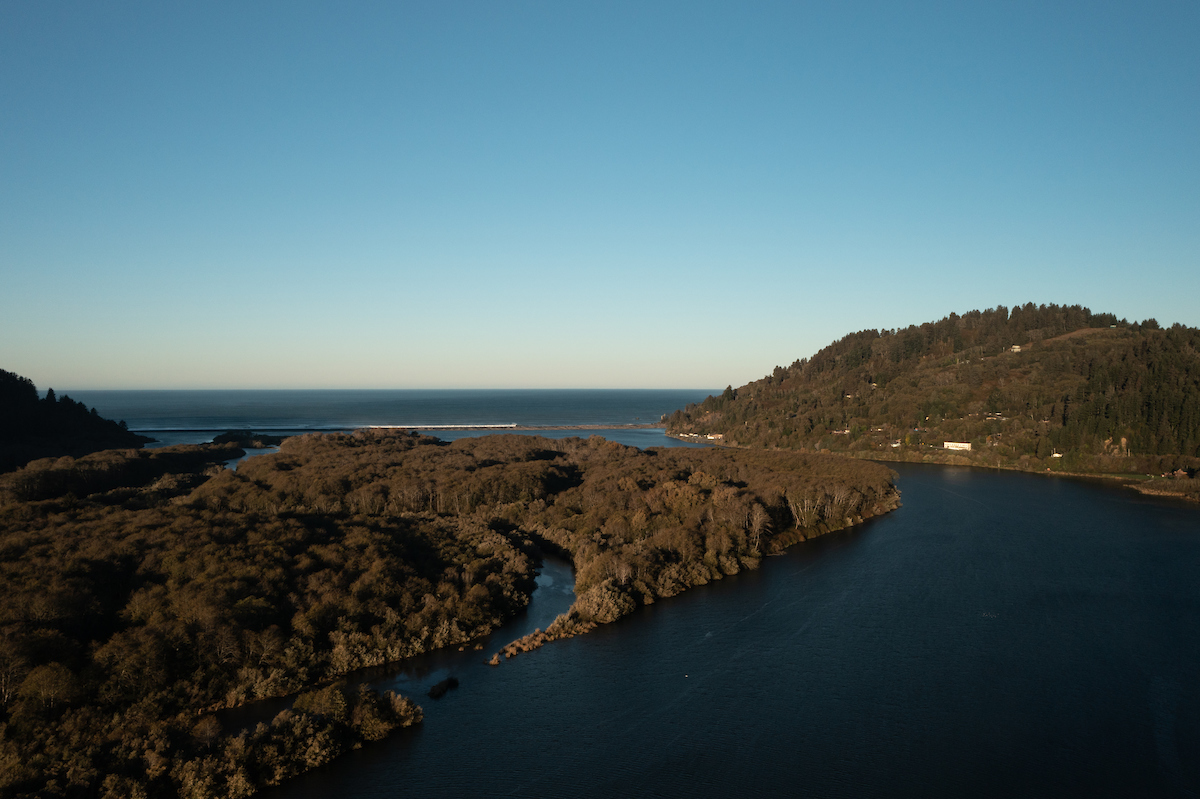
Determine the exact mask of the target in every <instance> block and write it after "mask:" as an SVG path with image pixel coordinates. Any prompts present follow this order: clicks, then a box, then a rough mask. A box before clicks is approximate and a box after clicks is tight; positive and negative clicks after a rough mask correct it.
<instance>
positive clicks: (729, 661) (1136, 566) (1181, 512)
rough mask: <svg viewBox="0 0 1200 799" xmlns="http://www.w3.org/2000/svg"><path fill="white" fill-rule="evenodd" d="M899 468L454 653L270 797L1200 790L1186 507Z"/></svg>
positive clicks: (1196, 595) (1198, 526) (1064, 485)
mask: <svg viewBox="0 0 1200 799" xmlns="http://www.w3.org/2000/svg"><path fill="white" fill-rule="evenodd" d="M897 470H898V471H899V472H900V474H901V477H900V481H899V485H900V488H901V490H902V491H903V499H904V507H903V508H901V509H900V510H898V511H896V512H895V513H893V514H890V515H889V516H887V517H884V518H882V519H878V520H875V521H872V522H869V523H867V524H866V525H864V526H862V527H861V528H859V529H858V530H856V531H851V532H847V533H843V534H839V535H836V536H830V537H826V538H824V539H820V540H818V541H815V542H810V543H808V544H803V545H800V546H798V547H794V548H793V549H792V550H791V551H790V552H789V553H788V554H786V555H784V556H782V557H777V558H770V559H768V560H767V561H766V562H764V564H763V567H762V568H761V569H760V570H759V571H756V572H750V573H744V574H741V575H738V576H736V577H734V578H730V579H726V580H723V581H720V582H718V583H714V584H711V585H709V586H705V587H702V588H698V589H694V590H692V591H689V592H687V593H685V594H683V595H681V596H679V597H675V598H673V599H670V600H666V601H662V602H659V603H658V604H656V605H653V606H651V607H648V608H644V609H641V610H639V611H638V612H636V613H634V614H633V615H631V616H629V617H627V618H625V619H623V620H621V621H620V622H618V623H616V624H612V625H608V626H606V627H603V628H600V629H599V630H597V631H595V632H593V633H591V634H588V635H585V636H582V637H579V638H575V639H572V640H569V641H561V642H556V643H553V644H550V645H548V646H546V647H543V648H542V649H540V650H537V651H536V652H532V653H528V654H524V655H521V656H519V657H517V658H515V659H514V660H512V661H509V662H507V663H505V664H504V665H502V666H500V667H498V668H486V667H481V666H478V663H479V660H480V659H481V655H482V654H483V653H454V654H452V655H449V656H448V657H449V659H448V660H445V661H444V662H442V663H441V664H440V665H439V666H438V668H440V669H444V673H446V674H449V673H455V672H457V673H460V674H462V684H461V686H460V687H459V688H458V690H456V691H452V692H450V693H449V694H448V695H447V696H446V697H445V698H443V699H442V700H440V701H437V702H434V701H432V700H430V699H428V698H426V697H423V696H418V697H417V698H418V700H419V701H420V702H421V704H422V706H423V707H424V708H425V710H426V719H425V722H424V723H423V724H421V725H420V726H419V727H418V728H415V729H413V730H410V731H405V732H404V733H403V734H401V735H399V736H396V737H395V738H392V739H389V740H388V741H385V742H383V743H380V744H378V745H375V746H370V747H367V748H365V749H363V750H361V751H359V752H356V753H353V754H352V755H350V756H348V757H346V758H344V759H342V760H341V761H339V762H337V763H334V764H332V765H331V766H329V767H327V768H324V769H321V770H319V771H317V772H315V773H313V774H310V775H307V776H306V777H304V778H302V779H301V780H300V781H298V782H297V783H295V784H294V785H291V786H287V787H285V788H284V789H281V790H278V791H273V792H269V793H268V794H267V795H268V796H273V797H327V796H347V797H349V796H354V797H409V796H411V797H461V796H561V797H592V796H595V797H608V796H646V797H650V796H654V797H726V796H745V795H751V794H754V793H758V794H761V795H765V796H822V797H826V796H829V797H860V796H914V797H915V796H956V797H957V796H995V797H1008V796H1046V797H1056V796H1111V797H1126V796H1194V795H1196V794H1197V792H1198V791H1200V696H1198V686H1200V634H1198V633H1200V579H1198V578H1200V512H1198V511H1197V509H1196V508H1195V507H1191V506H1184V505H1182V504H1176V503H1173V502H1170V501H1159V500H1151V499H1146V498H1142V497H1140V496H1138V495H1136V494H1133V493H1132V492H1128V491H1125V490H1122V489H1118V488H1113V487H1110V486H1107V485H1101V484H1096V483H1090V482H1086V481H1079V480H1069V479H1055V478H1049V477H1040V476H1031V475H1022V474H1013V473H991V472H986V471H982V470H971V469H965V468H962V469H960V468H952V467H951V468H947V467H922V466H916V465H900V466H898V467H897ZM487 654H490V652H488V653H487ZM455 656H457V657H458V658H460V660H454V659H453V658H454V657H455ZM441 673H442V672H440V671H436V670H434V672H429V671H427V672H426V673H425V676H424V677H423V679H424V680H426V681H428V680H430V679H432V678H433V677H434V676H437V675H440V674H441ZM422 684H423V683H422Z"/></svg>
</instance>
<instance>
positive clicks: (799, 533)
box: [0, 431, 898, 798]
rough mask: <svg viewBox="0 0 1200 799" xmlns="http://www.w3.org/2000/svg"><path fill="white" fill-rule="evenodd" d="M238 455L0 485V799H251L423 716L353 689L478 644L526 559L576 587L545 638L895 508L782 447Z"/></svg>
mask: <svg viewBox="0 0 1200 799" xmlns="http://www.w3.org/2000/svg"><path fill="white" fill-rule="evenodd" d="M237 443H240V441H233V442H230V443H225V444H215V445H205V446H181V447H167V448H163V449H158V450H149V451H146V450H142V451H138V450H113V451H105V452H99V453H94V454H91V455H87V456H85V457H81V458H77V459H76V458H71V457H63V458H57V459H44V460H39V461H34V462H32V463H29V464H27V465H26V466H24V467H23V468H21V469H18V470H16V471H12V472H9V473H8V474H5V475H0V581H2V584H3V585H4V586H5V589H4V594H3V604H2V606H0V796H6V797H8V796H39V797H50V796H80V797H113V798H115V797H140V796H175V795H180V796H186V797H235V796H248V795H250V794H252V793H254V792H255V791H256V790H257V789H258V788H259V787H262V786H267V785H273V784H278V783H280V782H282V781H284V780H286V779H289V778H290V777H293V776H295V775H297V774H300V773H303V772H304V771H306V770H308V769H311V768H314V767H317V766H320V765H321V764H324V763H326V762H328V761H329V760H331V759H332V758H334V757H337V756H338V755H339V754H340V753H343V752H345V751H348V750H349V749H351V748H354V747H357V746H360V745H362V744H363V743H364V742H367V741H373V740H376V739H379V738H381V737H383V736H385V735H387V734H388V732H389V731H390V730H393V729H396V728H398V727H401V726H404V725H408V724H412V723H414V722H416V721H419V719H420V717H421V712H420V709H419V708H418V707H416V706H415V705H414V704H413V703H412V702H410V701H409V700H407V699H404V698H401V697H398V696H395V695H393V694H391V693H390V692H389V693H387V694H383V695H380V694H377V693H375V692H373V691H370V690H363V689H360V688H358V687H356V683H355V681H354V680H353V672H354V671H355V670H357V669H361V668H363V667H367V666H377V665H381V664H386V663H391V662H394V661H397V660H400V659H402V658H405V657H408V656H410V655H413V654H416V653H420V652H424V651H428V650H431V649H435V648H438V647H445V646H463V645H465V644H467V643H469V642H471V641H473V640H474V639H477V638H479V637H480V636H483V635H485V634H487V633H488V632H490V631H491V630H494V629H495V628H496V627H497V626H498V625H499V624H501V623H502V622H503V621H505V620H507V619H509V618H511V617H513V616H514V615H515V614H516V613H518V612H519V611H520V610H521V609H522V608H523V607H524V606H525V605H526V604H527V603H528V601H529V596H530V594H531V593H532V591H533V589H534V587H535V583H534V577H535V568H536V566H537V562H538V558H539V553H540V552H541V551H555V552H558V553H560V554H564V555H566V556H568V557H569V558H570V559H571V560H572V562H573V564H574V567H575V571H576V575H577V583H576V592H577V599H576V602H575V604H574V605H573V607H572V608H571V610H570V611H569V612H568V613H567V614H564V616H563V617H560V619H559V620H558V621H557V622H556V623H555V625H553V626H552V628H551V630H550V631H547V632H548V633H552V634H553V637H561V636H564V635H570V634H574V633H577V632H580V631H586V629H588V628H590V627H591V626H593V625H595V624H598V623H604V622H609V621H612V620H615V619H617V618H619V617H621V616H623V615H625V614H627V613H629V612H630V611H632V610H633V609H634V608H636V607H637V606H639V605H641V604H645V603H650V602H654V601H656V600H657V599H660V598H663V597H669V596H672V595H674V594H677V593H679V592H680V591H683V590H686V589H687V588H689V587H691V586H695V585H701V584H704V583H707V582H709V581H711V580H716V579H720V578H722V577H723V576H725V575H731V574H735V573H737V572H739V571H740V570H742V569H752V568H755V567H756V566H757V565H758V564H759V562H760V561H761V559H762V558H763V556H764V555H767V554H769V553H771V552H775V551H778V550H779V549H781V548H782V547H784V546H787V545H788V544H790V543H793V542H795V541H799V540H801V539H803V538H805V537H808V536H812V535H816V534H819V533H822V532H827V531H829V530H835V529H840V528H843V527H845V526H847V525H849V524H853V523H856V522H858V521H861V520H862V519H865V518H869V517H870V516H873V515H876V514H880V513H883V512H886V511H888V510H890V509H892V508H894V507H896V505H897V504H898V494H897V492H896V490H895V488H894V487H893V485H892V478H893V474H892V472H891V471H890V470H889V469H887V468H886V467H885V466H882V465H879V464H874V463H869V462H865V461H856V460H852V459H846V458H841V457H836V456H823V455H810V454H802V453H796V452H778V453H773V452H756V451H729V450H719V449H705V450H698V449H667V450H647V451H641V450H638V449H636V448H633V447H626V446H623V445H620V444H616V443H613V442H609V441H605V440H604V439H601V438H592V439H588V440H581V439H578V438H573V439H564V440H550V439H543V438H536V437H530V436H517V435H498V436H487V437H483V438H466V439H461V440H459V441H455V442H453V443H445V442H442V441H439V440H437V439H435V438H431V437H427V436H421V435H416V434H410V433H406V432H402V431H360V432H358V433H355V434H352V435H345V434H335V435H309V436H302V437H296V438H290V439H287V440H285V441H284V442H283V444H282V447H281V450H280V451H279V452H278V453H276V454H271V455H262V456H259V457H256V458H252V459H250V460H248V461H245V462H243V463H242V464H241V466H240V468H239V469H238V470H236V471H234V470H230V469H226V468H224V467H223V466H222V464H223V462H224V461H226V460H229V459H230V458H231V457H234V456H235V455H236V454H237V453H238V452H240V451H241V450H239V449H237ZM535 643H536V642H534V643H531V642H525V643H523V644H521V645H520V646H518V647H516V648H515V649H512V650H510V652H511V651H516V649H520V648H528V646H531V645H534V644H535ZM484 656H485V655H484V654H483V653H481V657H484ZM348 677H349V678H350V679H347V678H348ZM282 696H294V697H295V699H294V701H293V702H292V707H291V708H290V709H288V710H284V711H283V712H281V713H279V715H277V716H276V717H275V718H274V719H273V720H271V721H270V722H264V723H260V724H258V725H257V726H255V727H253V728H250V729H237V728H229V729H226V728H224V725H223V724H222V722H221V714H220V712H219V711H220V710H221V709H223V708H230V707H234V706H239V705H243V704H246V703H250V702H254V701H256V700H260V699H266V698H270V697H282Z"/></svg>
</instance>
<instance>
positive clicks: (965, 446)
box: [942, 441, 971, 452]
mask: <svg viewBox="0 0 1200 799" xmlns="http://www.w3.org/2000/svg"><path fill="white" fill-rule="evenodd" d="M942 449H954V450H960V451H962V452H970V451H971V442H969V441H943V442H942Z"/></svg>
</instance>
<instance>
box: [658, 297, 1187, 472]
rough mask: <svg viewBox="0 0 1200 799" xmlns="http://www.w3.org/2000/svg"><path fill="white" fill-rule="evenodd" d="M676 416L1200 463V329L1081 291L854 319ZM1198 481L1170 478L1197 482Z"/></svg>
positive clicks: (718, 429) (1090, 464) (871, 447)
mask: <svg viewBox="0 0 1200 799" xmlns="http://www.w3.org/2000/svg"><path fill="white" fill-rule="evenodd" d="M667 423H668V428H667V431H668V434H670V435H674V436H676V437H680V438H684V439H689V438H696V437H703V438H705V439H706V440H709V441H712V442H713V443H717V444H720V445H723V446H730V447H752V448H767V449H773V448H779V449H795V450H799V451H817V452H820V451H829V452H839V453H845V454H848V455H854V456H858V457H865V458H871V459H875V460H899V461H927V462H929V461H932V462H941V463H958V464H973V465H987V466H997V467H1008V468H1020V469H1030V470H1036V471H1045V470H1047V469H1049V470H1051V471H1062V472H1074V473H1090V474H1141V475H1145V474H1153V475H1161V474H1164V473H1172V474H1178V475H1179V476H1180V477H1188V476H1192V475H1194V474H1195V470H1196V467H1197V466H1200V330H1197V329H1195V328H1190V327H1185V326H1182V325H1178V324H1176V325H1173V326H1172V327H1170V328H1167V329H1163V328H1161V327H1160V325H1159V324H1158V323H1157V322H1156V321H1155V320H1154V319H1147V320H1145V321H1143V322H1140V323H1136V322H1135V323H1130V322H1128V321H1126V320H1124V319H1118V318H1117V317H1116V316H1114V315H1113V314H1108V313H1093V312H1092V311H1090V310H1089V309H1087V308H1083V307H1081V306H1078V305H1074V306H1058V305H1034V304H1033V303H1028V304H1026V305H1024V306H1019V307H1015V308H1013V309H1012V310H1011V312H1010V311H1009V310H1008V309H1007V308H1005V307H1004V306H997V307H996V308H990V309H988V310H985V311H971V312H969V313H966V314H963V315H961V316H959V315H958V314H950V315H949V316H947V317H945V318H943V319H941V320H939V321H936V322H926V323H924V324H921V325H911V326H909V327H907V328H903V329H896V330H863V331H859V332H857V333H851V334H850V335H847V336H845V337H844V338H842V339H840V340H838V341H836V342H834V343H832V344H830V345H829V346H827V347H825V348H823V349H822V350H821V351H820V352H818V353H817V354H815V355H814V356H812V357H811V358H808V359H801V360H798V361H796V362H794V363H793V364H792V365H791V366H788V367H781V366H777V367H775V370H774V371H773V372H772V373H771V374H769V375H767V376H765V377H763V378H762V379H761V380H756V381H754V382H752V383H749V384H747V385H745V386H742V387H741V388H737V389H734V388H733V387H732V386H730V387H728V388H726V390H725V392H724V393H723V394H722V395H721V396H710V397H708V398H707V399H706V400H705V401H704V402H702V403H699V404H698V405H690V406H688V407H687V408H686V409H683V410H680V411H676V412H675V413H674V414H672V415H671V416H670V417H669V418H668V421H667ZM948 443H950V444H952V445H953V446H951V447H947V444H948ZM968 444H969V445H970V448H969V450H968V449H967V445H968ZM1195 485H1196V484H1195V483H1192V482H1191V481H1188V483H1186V484H1178V485H1175V486H1174V487H1173V490H1172V493H1180V492H1179V490H1176V489H1183V488H1185V486H1186V490H1185V491H1184V493H1195V494H1197V495H1200V491H1195V490H1193V489H1195Z"/></svg>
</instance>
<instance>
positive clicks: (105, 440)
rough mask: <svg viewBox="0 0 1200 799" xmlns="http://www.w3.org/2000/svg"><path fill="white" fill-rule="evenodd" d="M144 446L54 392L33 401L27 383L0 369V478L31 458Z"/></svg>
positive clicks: (32, 389)
mask: <svg viewBox="0 0 1200 799" xmlns="http://www.w3.org/2000/svg"><path fill="white" fill-rule="evenodd" d="M150 440H151V439H148V438H144V437H142V436H139V435H137V434H135V433H131V432H129V431H128V430H126V429H125V423H124V422H114V421H111V420H109V419H105V418H103V417H101V416H100V415H99V414H98V413H96V409H95V408H92V409H91V410H89V409H88V408H87V406H85V405H84V404H83V403H82V402H76V401H75V400H73V399H71V398H70V397H68V396H66V395H63V396H62V397H59V396H57V395H56V394H55V393H54V389H50V390H48V391H47V392H46V396H45V397H41V398H39V397H38V391H37V387H36V386H35V385H34V384H33V381H32V380H30V379H29V378H27V377H21V376H20V375H17V374H13V373H12V372H6V371H4V370H3V369H0V472H6V471H9V470H11V469H15V468H17V467H19V466H21V465H22V464H25V463H28V462H29V461H31V460H33V459H35V458H50V457H58V456H60V455H74V456H80V455H86V454H88V453H89V452H96V451H98V450H102V449H110V448H113V447H140V446H142V444H143V443H145V442H147V441H150Z"/></svg>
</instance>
